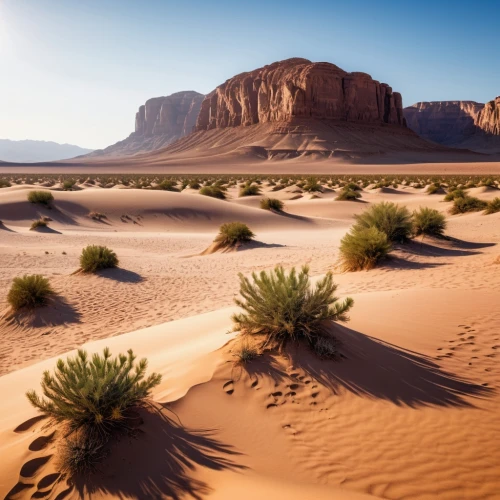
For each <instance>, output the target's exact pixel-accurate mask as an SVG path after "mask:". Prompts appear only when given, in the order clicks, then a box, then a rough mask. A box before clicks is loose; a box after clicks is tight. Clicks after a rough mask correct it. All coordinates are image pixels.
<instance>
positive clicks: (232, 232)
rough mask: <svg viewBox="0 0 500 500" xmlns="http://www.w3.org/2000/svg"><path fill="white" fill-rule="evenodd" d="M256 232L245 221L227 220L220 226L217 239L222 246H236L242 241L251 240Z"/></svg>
mask: <svg viewBox="0 0 500 500" xmlns="http://www.w3.org/2000/svg"><path fill="white" fill-rule="evenodd" d="M254 237H255V234H254V233H253V232H252V231H251V230H250V228H249V227H248V226H247V225H246V224H243V222H226V223H225V224H222V226H221V227H220V228H219V234H218V235H217V237H216V238H215V241H216V242H217V243H219V245H220V246H221V247H234V246H236V245H239V244H240V243H244V242H246V241H250V240H251V239H253V238H254Z"/></svg>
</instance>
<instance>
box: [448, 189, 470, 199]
mask: <svg viewBox="0 0 500 500" xmlns="http://www.w3.org/2000/svg"><path fill="white" fill-rule="evenodd" d="M466 196H467V193H466V192H465V191H464V190H463V189H460V188H456V189H452V190H450V191H448V193H446V196H445V197H444V201H453V200H454V199H455V198H465V197H466Z"/></svg>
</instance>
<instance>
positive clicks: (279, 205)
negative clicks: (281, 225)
mask: <svg viewBox="0 0 500 500" xmlns="http://www.w3.org/2000/svg"><path fill="white" fill-rule="evenodd" d="M283 207H284V203H283V202H282V201H281V200H277V199H276V198H263V199H262V200H260V208H262V209H264V210H274V211H275V212H281V211H282V210H283Z"/></svg>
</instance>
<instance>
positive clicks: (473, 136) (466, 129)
mask: <svg viewBox="0 0 500 500" xmlns="http://www.w3.org/2000/svg"><path fill="white" fill-rule="evenodd" d="M404 115H405V118H406V122H407V124H408V127H409V128H410V129H412V130H413V131H414V132H416V133H417V134H418V135H420V136H421V137H423V138H424V139H427V140H430V141H433V142H437V143H438V144H443V145H445V146H451V147H457V148H468V149H472V150H475V151H481V152H496V151H500V97H497V98H496V99H495V100H493V101H490V102H489V103H487V104H482V103H478V102H474V101H435V102H418V103H416V104H414V105H413V106H409V107H407V108H405V109H404Z"/></svg>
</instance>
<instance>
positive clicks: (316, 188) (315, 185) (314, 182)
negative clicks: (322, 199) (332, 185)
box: [297, 177, 323, 193]
mask: <svg viewBox="0 0 500 500" xmlns="http://www.w3.org/2000/svg"><path fill="white" fill-rule="evenodd" d="M297 186H298V184H297ZM301 187H302V189H303V190H304V191H307V192H308V193H313V192H320V193H321V192H322V191H323V188H322V187H321V184H320V183H319V181H318V179H316V177H308V178H307V180H306V182H305V183H304V184H303V186H301Z"/></svg>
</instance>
